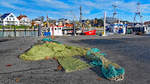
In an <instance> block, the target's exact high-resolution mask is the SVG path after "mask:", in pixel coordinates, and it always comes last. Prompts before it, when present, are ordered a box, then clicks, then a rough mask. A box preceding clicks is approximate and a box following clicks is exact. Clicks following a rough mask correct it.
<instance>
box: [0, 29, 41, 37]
mask: <svg viewBox="0 0 150 84" xmlns="http://www.w3.org/2000/svg"><path fill="white" fill-rule="evenodd" d="M40 35H41V28H40V27H38V28H34V29H15V28H13V29H6V28H3V29H0V37H25V36H35V37H38V36H40Z"/></svg>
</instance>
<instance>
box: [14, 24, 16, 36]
mask: <svg viewBox="0 0 150 84" xmlns="http://www.w3.org/2000/svg"><path fill="white" fill-rule="evenodd" d="M14 36H15V37H16V26H15V25H14Z"/></svg>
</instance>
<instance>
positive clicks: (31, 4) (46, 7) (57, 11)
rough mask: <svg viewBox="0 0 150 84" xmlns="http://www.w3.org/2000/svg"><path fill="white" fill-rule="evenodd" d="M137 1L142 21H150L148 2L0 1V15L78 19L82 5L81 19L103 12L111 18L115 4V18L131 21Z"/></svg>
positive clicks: (126, 0)
mask: <svg viewBox="0 0 150 84" xmlns="http://www.w3.org/2000/svg"><path fill="white" fill-rule="evenodd" d="M138 1H140V3H141V11H142V15H143V20H144V21H148V20H150V0H0V14H3V13H8V12H13V13H14V14H15V15H16V16H18V15H19V14H25V15H27V16H28V17H29V18H31V19H33V18H36V17H39V16H46V15H48V16H49V17H51V18H53V19H58V18H68V19H72V18H73V17H75V18H76V19H78V18H79V7H80V5H82V7H83V18H84V19H87V18H89V19H91V18H101V17H103V13H104V11H106V12H107V16H110V17H111V16H112V13H113V8H112V4H116V5H117V6H118V8H117V12H118V15H117V17H118V18H120V19H123V20H129V21H133V17H134V13H135V11H136V3H137V2H138ZM71 11H72V12H71Z"/></svg>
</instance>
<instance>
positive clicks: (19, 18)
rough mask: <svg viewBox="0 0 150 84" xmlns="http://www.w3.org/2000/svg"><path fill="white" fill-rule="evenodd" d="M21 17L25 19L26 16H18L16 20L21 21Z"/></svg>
mask: <svg viewBox="0 0 150 84" xmlns="http://www.w3.org/2000/svg"><path fill="white" fill-rule="evenodd" d="M23 17H27V16H26V15H20V16H18V17H17V18H18V20H21V19H22V18H23Z"/></svg>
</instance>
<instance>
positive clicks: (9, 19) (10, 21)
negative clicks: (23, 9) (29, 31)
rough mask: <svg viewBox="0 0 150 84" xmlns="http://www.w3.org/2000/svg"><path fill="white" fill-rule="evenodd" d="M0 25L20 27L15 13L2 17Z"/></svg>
mask: <svg viewBox="0 0 150 84" xmlns="http://www.w3.org/2000/svg"><path fill="white" fill-rule="evenodd" d="M0 25H4V26H5V25H19V20H18V19H17V17H16V16H15V15H14V14H13V13H6V14H3V15H2V16H1V17H0Z"/></svg>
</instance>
